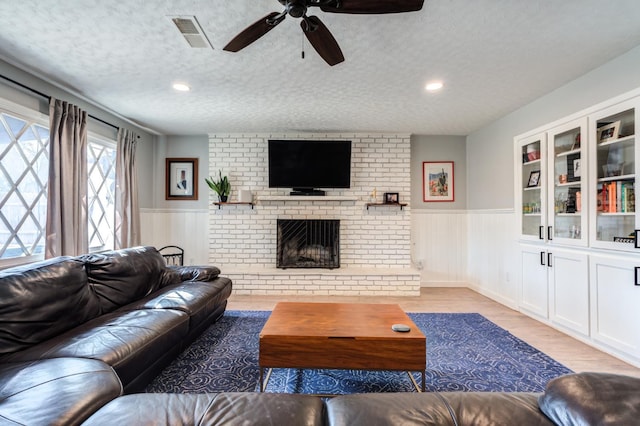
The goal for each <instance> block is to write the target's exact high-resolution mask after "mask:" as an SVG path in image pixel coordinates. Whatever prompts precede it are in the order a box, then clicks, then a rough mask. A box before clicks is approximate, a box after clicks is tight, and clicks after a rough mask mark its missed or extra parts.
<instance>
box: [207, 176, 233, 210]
mask: <svg viewBox="0 0 640 426" xmlns="http://www.w3.org/2000/svg"><path fill="white" fill-rule="evenodd" d="M218 176H219V179H217V180H214V178H213V176H209V177H208V178H204V180H205V182H207V185H209V188H211V190H212V191H213V192H215V193H216V194H218V199H219V200H220V202H221V203H226V202H227V200H228V199H229V193H230V192H231V183H229V179H228V178H227V177H226V176H222V171H221V170H219V171H218Z"/></svg>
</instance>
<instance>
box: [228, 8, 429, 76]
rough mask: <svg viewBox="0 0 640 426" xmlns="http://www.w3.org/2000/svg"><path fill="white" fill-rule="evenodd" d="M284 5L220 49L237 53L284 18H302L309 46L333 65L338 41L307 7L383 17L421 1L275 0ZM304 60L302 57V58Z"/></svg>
mask: <svg viewBox="0 0 640 426" xmlns="http://www.w3.org/2000/svg"><path fill="white" fill-rule="evenodd" d="M278 2H279V3H280V4H282V5H283V6H284V10H283V11H282V12H280V13H278V12H272V13H270V14H268V15H267V16H265V17H263V18H261V19H259V20H257V21H256V22H254V23H253V24H251V25H249V26H248V27H247V28H245V29H244V30H243V31H242V32H240V34H238V35H237V36H235V37H234V38H233V40H231V41H230V42H229V43H228V44H227V45H226V46H225V47H224V48H223V50H226V51H228V52H238V51H240V50H242V49H244V48H245V47H247V46H248V45H250V44H251V43H253V42H254V41H256V40H258V39H259V38H260V37H262V36H263V35H265V34H266V33H268V32H269V31H271V30H272V29H274V28H275V27H276V26H277V25H278V24H280V23H281V22H282V21H284V19H285V18H286V17H287V15H289V16H291V17H292V18H301V19H302V20H301V21H300V27H301V28H302V31H303V33H304V35H305V36H306V37H307V40H309V43H310V44H311V46H313V48H314V49H315V51H316V52H317V53H318V55H320V57H321V58H322V59H324V61H325V62H326V63H327V64H329V65H331V66H333V65H336V64H339V63H340V62H343V61H344V56H343V54H342V50H340V46H339V45H338V42H337V41H336V39H335V38H334V37H333V35H332V34H331V32H330V31H329V29H328V28H327V27H326V26H325V25H324V24H323V23H322V21H321V20H320V18H318V17H317V16H314V15H312V16H308V15H307V11H308V9H309V8H310V7H319V8H320V10H322V11H323V12H329V13H348V14H386V13H404V12H415V11H418V10H420V9H422V5H423V4H424V0H278ZM303 57H304V56H303Z"/></svg>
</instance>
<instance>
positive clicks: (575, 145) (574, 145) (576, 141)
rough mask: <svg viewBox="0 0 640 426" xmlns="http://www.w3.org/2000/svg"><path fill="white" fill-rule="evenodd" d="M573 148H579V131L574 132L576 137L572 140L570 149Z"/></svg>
mask: <svg viewBox="0 0 640 426" xmlns="http://www.w3.org/2000/svg"><path fill="white" fill-rule="evenodd" d="M574 149H580V133H578V134H576V137H575V139H574V140H573V145H571V149H570V151H573V150H574Z"/></svg>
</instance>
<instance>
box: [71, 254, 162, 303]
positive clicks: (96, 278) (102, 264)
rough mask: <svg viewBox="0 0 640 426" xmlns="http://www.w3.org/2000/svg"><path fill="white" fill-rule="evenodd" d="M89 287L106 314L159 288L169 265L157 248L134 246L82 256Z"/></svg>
mask: <svg viewBox="0 0 640 426" xmlns="http://www.w3.org/2000/svg"><path fill="white" fill-rule="evenodd" d="M80 259H82V260H83V261H84V262H85V267H86V269H87V275H88V278H89V286H90V287H91V289H92V290H93V292H94V293H95V294H96V295H97V296H98V299H99V302H100V307H101V309H102V313H103V314H104V313H107V312H111V311H114V310H116V309H118V308H119V307H121V306H124V305H126V304H128V303H131V302H133V301H136V300H138V299H141V298H143V297H145V296H147V295H148V294H150V293H152V292H154V291H155V290H157V289H158V288H159V286H160V279H161V276H162V273H163V271H164V269H165V268H166V266H165V262H164V258H163V257H162V255H161V254H160V253H159V252H158V250H156V249H155V248H154V247H134V248H128V249H124V250H115V251H110V252H106V253H101V254H90V255H84V256H81V257H80Z"/></svg>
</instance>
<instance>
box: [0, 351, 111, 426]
mask: <svg viewBox="0 0 640 426" xmlns="http://www.w3.org/2000/svg"><path fill="white" fill-rule="evenodd" d="M121 393H122V385H121V384H120V380H119V379H118V376H117V375H116V374H115V373H114V372H113V369H111V367H109V366H108V365H106V364H105V363H103V362H100V361H96V360H92V359H77V358H58V359H47V360H42V361H35V362H30V363H17V364H4V365H0V423H1V424H3V425H4V424H15V425H76V424H79V423H81V422H82V421H83V420H85V419H86V418H87V417H89V416H90V415H91V414H93V413H94V412H95V411H97V410H98V409H99V408H100V407H102V406H104V405H105V404H107V403H108V402H109V401H111V400H113V399H114V398H117V397H118V396H119V395H120V394H121Z"/></svg>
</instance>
